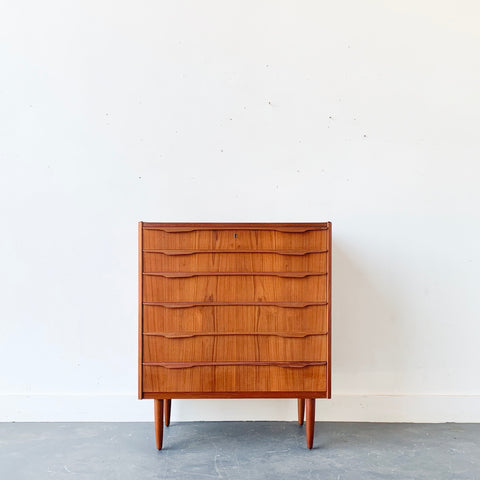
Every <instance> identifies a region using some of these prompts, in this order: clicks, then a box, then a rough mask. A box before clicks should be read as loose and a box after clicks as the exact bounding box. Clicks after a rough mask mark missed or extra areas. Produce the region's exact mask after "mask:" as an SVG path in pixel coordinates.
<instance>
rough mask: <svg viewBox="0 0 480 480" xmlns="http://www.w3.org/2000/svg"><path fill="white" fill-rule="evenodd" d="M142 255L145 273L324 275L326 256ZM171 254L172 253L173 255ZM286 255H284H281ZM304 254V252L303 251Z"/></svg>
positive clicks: (320, 254) (185, 252)
mask: <svg viewBox="0 0 480 480" xmlns="http://www.w3.org/2000/svg"><path fill="white" fill-rule="evenodd" d="M163 252H167V253H162V252H160V251H159V252H149V251H147V252H144V254H143V264H144V271H145V272H325V271H326V270H327V253H326V252H324V253H300V254H295V255H293V254H284V253H281V254H278V253H265V252H263V253H230V252H228V253H227V252H224V253H215V252H214V251H212V252H208V253H194V252H195V251H194V250H183V251H182V250H180V252H183V253H180V254H178V253H177V252H179V251H178V250H177V251H173V250H163ZM172 252H174V253H172ZM284 252H285V251H284ZM305 252H306V251H305Z"/></svg>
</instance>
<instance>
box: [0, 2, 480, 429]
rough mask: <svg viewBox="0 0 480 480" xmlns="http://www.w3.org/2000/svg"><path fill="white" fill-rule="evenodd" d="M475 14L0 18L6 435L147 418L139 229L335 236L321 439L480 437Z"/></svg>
mask: <svg viewBox="0 0 480 480" xmlns="http://www.w3.org/2000/svg"><path fill="white" fill-rule="evenodd" d="M479 15H480V6H479V4H478V3H477V2H473V1H465V0H459V1H455V2H453V1H451V2H437V1H433V0H431V1H430V0H415V1H414V0H408V1H402V2H385V1H373V0H367V1H362V2H359V1H356V0H350V1H338V2H316V1H293V0H292V1H277V0H275V1H274V0H272V1H235V2H233V1H224V0H218V1H212V0H202V1H183V0H176V1H174V2H161V1H160V2H159V1H153V0H152V1H133V0H131V1H121V2H119V1H115V2H114V1H105V0H102V1H98V0H95V1H82V2H80V1H76V2H68V1H63V0H62V1H60V0H58V1H52V0H47V1H42V2H37V1H34V0H23V1H21V0H16V1H15V2H2V12H1V15H0V37H1V38H0V52H1V59H0V60H1V62H0V68H1V80H0V84H1V88H0V103H1V116H0V117H1V125H0V135H1V139H0V161H1V177H0V182H1V183H0V200H1V202H0V209H1V219H2V233H1V235H0V256H1V258H0V264H1V266H2V275H1V279H0V295H1V298H0V314H1V317H0V318H1V321H0V329H1V330H0V365H1V367H0V370H1V375H0V420H17V421H21V420H151V419H152V414H153V413H152V412H153V406H152V404H151V401H148V400H145V401H143V402H140V401H138V400H136V394H137V221H138V220H145V221H315V222H316V221H326V220H331V221H332V222H333V228H334V261H333V268H334V277H333V288H334V299H333V300H334V305H333V328H334V330H333V348H334V350H333V395H334V399H333V400H332V401H320V402H319V405H320V406H319V408H318V412H317V419H319V420H322V419H334V420H381V421H447V420H450V421H452V420H453V421H480V401H479V400H480V374H479V371H480V348H479V345H480V325H479V312H480V296H479V295H478V285H479V280H480V264H479V260H480V254H479V248H478V246H479V244H480V222H479V220H480V218H479V210H478V208H479V205H480V193H479V187H478V176H479V174H480V166H479V154H480V146H479V141H478V130H479V120H480V118H479V117H480V94H479V85H480V65H479V63H480V57H479V55H478V51H479V47H480V42H479V40H480V38H479V37H480V35H479V30H478V24H477V23H478V22H477V19H478V16H479ZM172 415H173V420H187V419H209V420H211V419H258V418H264V419H290V420H291V419H294V418H295V415H296V408H295V402H294V400H244V401H242V400H236V401H233V400H222V401H213V402H212V401H211V402H207V401H200V400H189V401H187V400H184V401H179V402H177V403H176V406H174V408H173V412H172Z"/></svg>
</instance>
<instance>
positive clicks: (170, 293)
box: [143, 274, 327, 302]
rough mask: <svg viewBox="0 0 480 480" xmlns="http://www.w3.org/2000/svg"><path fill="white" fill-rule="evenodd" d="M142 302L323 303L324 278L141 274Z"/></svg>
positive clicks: (324, 297) (325, 281) (325, 287)
mask: <svg viewBox="0 0 480 480" xmlns="http://www.w3.org/2000/svg"><path fill="white" fill-rule="evenodd" d="M143 299H144V302H185V301H189V302H282V301H285V299H288V300H289V301H290V302H324V301H326V299H327V277H326V276H325V275H322V276H307V277H304V278H287V277H277V276H271V275H261V276H251V275H241V276H228V275H227V276H225V275H209V276H195V277H190V278H167V277H163V276H154V275H151V274H146V275H145V274H144V278H143Z"/></svg>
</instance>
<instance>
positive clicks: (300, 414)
mask: <svg viewBox="0 0 480 480" xmlns="http://www.w3.org/2000/svg"><path fill="white" fill-rule="evenodd" d="M304 418H305V399H304V398H299V399H298V424H299V425H303V420H304Z"/></svg>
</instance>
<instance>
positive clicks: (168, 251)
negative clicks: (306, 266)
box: [143, 249, 328, 255]
mask: <svg viewBox="0 0 480 480" xmlns="http://www.w3.org/2000/svg"><path fill="white" fill-rule="evenodd" d="M143 253H162V254H163V255H196V254H197V253H271V254H276V255H309V254H311V253H328V250H297V249H295V250H232V249H230V250H222V249H216V250H215V249H212V250H173V249H147V250H143Z"/></svg>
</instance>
